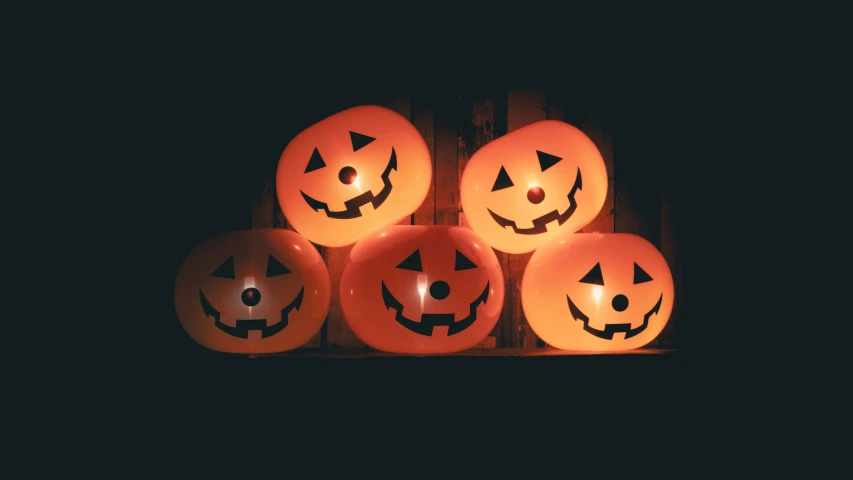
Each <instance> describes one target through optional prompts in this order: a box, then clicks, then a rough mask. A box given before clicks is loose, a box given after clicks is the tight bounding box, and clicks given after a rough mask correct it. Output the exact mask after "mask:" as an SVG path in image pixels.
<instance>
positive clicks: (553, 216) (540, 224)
mask: <svg viewBox="0 0 853 480" xmlns="http://www.w3.org/2000/svg"><path fill="white" fill-rule="evenodd" d="M578 190H582V182H581V169H580V168H578V175H577V177H576V178H575V184H574V185H573V186H572V189H571V190H570V191H569V194H568V195H567V197H568V198H569V208H567V209H566V211H565V212H563V213H560V212H559V211H557V210H552V211H550V212H548V213H546V214H545V215H542V216H541V217H538V218H535V219H533V227H531V228H518V227H517V226H516V225H515V221H514V220H510V219H508V218H504V217H502V216H500V215H498V214H497V213H495V212H493V211H492V210H491V209H489V208H486V210H488V211H489V214H491V216H492V218H493V219H495V222H497V223H498V225H500V226H501V227H503V228H506V227H512V229H513V230H514V231H515V233H518V234H520V235H537V234H540V233H545V232H547V231H548V229H547V228H546V225H548V224H549V223H551V222H553V221H554V220H556V221H557V223H558V224H559V225H562V224H564V223H566V220H568V219H569V217H571V216H572V214H573V213H575V210H577V209H578V202H577V201H576V200H575V193H577V191H578Z"/></svg>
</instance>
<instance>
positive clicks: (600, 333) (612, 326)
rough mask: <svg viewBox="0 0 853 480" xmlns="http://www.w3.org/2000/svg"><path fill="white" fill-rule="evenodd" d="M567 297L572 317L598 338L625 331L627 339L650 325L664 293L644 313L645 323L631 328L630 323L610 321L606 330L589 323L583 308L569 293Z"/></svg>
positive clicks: (608, 337) (609, 338)
mask: <svg viewBox="0 0 853 480" xmlns="http://www.w3.org/2000/svg"><path fill="white" fill-rule="evenodd" d="M566 299H567V300H568V301H569V311H570V312H571V313H572V318H574V319H575V320H580V321H582V322H583V329H584V330H586V331H587V332H589V333H591V334H592V335H595V336H596V337H598V338H603V339H604V340H613V334H614V333H616V332H625V339H626V340H627V339H629V338H631V337H633V336H636V335H638V334H639V333H640V332H642V331H643V330H645V329H646V327H648V326H649V318H651V316H652V315H653V314H657V313H658V311H659V310H660V305H661V302H662V301H663V294H661V295H660V298H658V302H657V303H656V304H655V306H654V307H652V309H651V310H649V311H648V312H646V314H645V315H643V324H642V325H640V326H639V327H637V328H631V324H630V323H608V324H607V325H605V326H604V330H598V329H596V328H593V327H591V326H590V325H589V317H588V316H586V314H584V313H583V312H582V311H581V309H579V308H578V307H577V305H575V304H574V303H573V302H572V299H571V298H569V296H568V295H566Z"/></svg>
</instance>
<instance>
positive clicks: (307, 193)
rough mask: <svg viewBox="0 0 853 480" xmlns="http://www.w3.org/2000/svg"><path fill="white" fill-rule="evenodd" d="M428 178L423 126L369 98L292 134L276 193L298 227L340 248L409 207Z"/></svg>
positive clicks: (429, 170)
mask: <svg viewBox="0 0 853 480" xmlns="http://www.w3.org/2000/svg"><path fill="white" fill-rule="evenodd" d="M431 182H432V160H431V158H430V155H429V150H428V149H427V146H426V144H425V143H424V140H423V137H422V136H421V134H420V132H418V130H417V129H416V128H415V127H414V125H412V124H411V123H410V122H409V121H408V119H406V118H404V117H403V116H402V115H400V114H398V113H396V112H394V111H393V110H389V109H387V108H383V107H378V106H373V105H365V106H359V107H354V108H350V109H348V110H344V111H342V112H339V113H336V114H335V115H332V116H330V117H328V118H326V119H324V120H322V121H320V122H318V123H315V124H314V125H312V126H310V127H308V128H307V129H305V130H304V131H302V132H301V133H300V134H299V135H297V136H296V137H295V138H294V139H293V140H291V141H290V143H288V145H287V147H286V148H285V149H284V152H283V153H282V154H281V158H280V159H279V163H278V171H277V173H276V193H277V196H278V202H279V204H280V205H281V210H282V212H283V213H284V216H285V217H287V221H288V223H289V224H290V225H292V226H293V228H294V229H295V230H296V231H297V232H299V233H300V234H301V235H303V236H304V237H305V238H307V239H308V240H310V241H312V242H314V243H316V244H319V245H325V246H328V247H340V246H344V245H349V244H352V243H354V242H356V241H357V240H358V239H360V238H362V237H364V236H365V235H367V234H369V233H371V232H373V231H375V230H377V229H379V228H381V227H384V226H386V225H390V224H392V223H394V222H395V221H397V220H398V219H399V218H402V217H405V216H407V215H410V214H412V213H413V212H414V211H415V210H417V208H418V207H419V206H420V205H421V203H423V201H424V198H426V194H427V191H428V190H429V187H430V183H431Z"/></svg>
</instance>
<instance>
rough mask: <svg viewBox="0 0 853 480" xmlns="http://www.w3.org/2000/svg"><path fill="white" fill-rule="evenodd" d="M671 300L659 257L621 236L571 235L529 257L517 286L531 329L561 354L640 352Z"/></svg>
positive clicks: (629, 237) (669, 309)
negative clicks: (569, 352) (580, 351)
mask: <svg viewBox="0 0 853 480" xmlns="http://www.w3.org/2000/svg"><path fill="white" fill-rule="evenodd" d="M602 284H603V285H602ZM673 300H674V287H673V283H672V274H671V272H670V270H669V266H668V265H667V263H666V260H665V259H664V258H663V255H661V253H660V252H659V251H658V250H657V249H656V248H655V247H654V245H652V244H651V243H649V242H648V241H646V240H645V239H643V238H641V237H638V236H636V235H630V234H627V233H608V234H596V233H570V234H567V235H566V236H564V237H562V238H561V240H560V241H559V242H551V243H549V244H547V245H543V246H542V247H539V249H537V250H536V252H535V253H534V254H533V255H532V256H531V258H530V262H529V263H528V264H527V268H526V269H525V271H524V277H523V279H522V283H521V305H522V307H523V308H524V315H525V316H526V317H527V321H528V323H529V324H530V327H531V328H533V331H535V332H536V334H537V335H538V336H539V337H540V338H541V339H542V340H544V341H545V342H546V343H548V344H550V345H552V346H554V347H557V348H560V349H563V350H583V351H596V352H611V351H623V350H631V349H635V348H639V347H642V346H643V345H646V344H647V343H649V342H650V341H652V340H653V339H654V338H655V337H657V335H658V334H659V333H660V332H661V331H662V330H663V328H664V326H665V325H666V322H667V321H668V320H669V316H670V314H671V313H672V305H673ZM658 301H660V303H659V304H658ZM645 319H648V321H646V320H645ZM643 325H645V327H644V326H643ZM585 326H586V328H585ZM608 337H612V338H608ZM626 337H627V338H626Z"/></svg>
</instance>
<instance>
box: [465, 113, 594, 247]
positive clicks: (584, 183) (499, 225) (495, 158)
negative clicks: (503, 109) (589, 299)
mask: <svg viewBox="0 0 853 480" xmlns="http://www.w3.org/2000/svg"><path fill="white" fill-rule="evenodd" d="M543 168H544V170H543ZM578 172H580V178H578V175H579V173H578ZM576 186H577V189H575V188H574V187H576ZM535 187H539V188H541V191H537V192H535V193H536V194H535V195H533V194H531V195H530V196H528V192H529V191H530V190H531V189H533V188H535ZM606 193H607V170H606V168H605V166H604V159H603V158H602V157H601V153H600V152H599V151H598V148H596V146H595V144H594V143H593V142H592V140H590V139H589V137H587V136H586V135H585V134H584V133H583V132H581V131H580V130H578V129H577V128H575V127H573V126H571V125H569V124H567V123H564V122H558V121H556V120H543V121H541V122H536V123H532V124H530V125H527V126H525V127H523V128H520V129H518V130H515V131H514V132H512V133H509V134H507V135H505V136H503V137H500V138H498V139H496V140H494V141H492V142H490V143H488V144H487V145H486V146H484V147H483V148H481V149H480V150H477V152H476V153H474V155H472V156H471V159H470V160H469V161H468V164H467V165H466V167H465V171H464V172H463V174H462V181H461V187H460V197H461V202H462V210H463V211H464V212H465V218H466V219H467V220H468V223H469V224H470V226H471V228H472V229H473V230H474V231H476V232H477V233H478V234H480V235H481V236H482V237H483V238H484V239H485V240H486V241H487V242H488V243H489V245H491V246H492V247H494V248H496V249H498V250H500V251H502V252H506V253H525V252H530V251H532V250H535V249H536V248H538V247H539V246H541V245H543V244H545V243H546V242H549V241H550V240H551V239H553V238H554V237H557V236H559V235H561V234H563V233H567V232H576V231H578V230H580V229H581V228H583V227H584V226H585V225H587V224H588V223H589V222H590V221H592V220H593V219H594V218H595V216H596V215H598V212H599V211H600V210H601V207H602V205H604V197H605V195H606ZM570 197H571V198H570ZM572 200H574V201H575V202H576V203H577V207H572V204H573V203H572ZM489 210H491V211H492V212H493V213H494V214H495V215H497V216H499V217H501V218H502V220H500V221H497V220H496V219H495V218H494V217H493V215H492V214H491V213H489ZM551 212H553V213H552V214H551V215H548V214H549V213H551ZM558 215H559V216H562V218H561V219H563V220H564V221H563V223H562V224H560V223H559V220H558V218H557V217H558ZM538 218H541V220H540V221H539V222H534V220H535V219H538ZM549 220H550V221H549ZM510 222H514V223H515V227H516V229H518V230H520V232H522V233H516V230H515V229H513V227H512V226H511V225H507V224H508V223H510ZM546 222H547V223H546ZM538 224H541V225H538ZM537 226H539V227H540V229H541V232H540V233H534V232H535V231H536V230H534V229H535V227H537ZM525 230H527V231H526V232H525Z"/></svg>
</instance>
